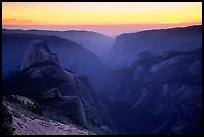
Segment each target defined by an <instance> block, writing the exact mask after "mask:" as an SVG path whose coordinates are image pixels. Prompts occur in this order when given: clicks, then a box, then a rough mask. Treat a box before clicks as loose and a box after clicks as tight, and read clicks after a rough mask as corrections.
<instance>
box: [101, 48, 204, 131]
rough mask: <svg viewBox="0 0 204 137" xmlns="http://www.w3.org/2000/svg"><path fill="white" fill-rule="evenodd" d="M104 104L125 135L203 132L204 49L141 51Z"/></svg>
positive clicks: (114, 81)
mask: <svg viewBox="0 0 204 137" xmlns="http://www.w3.org/2000/svg"><path fill="white" fill-rule="evenodd" d="M136 58H137V59H136V60H135V61H134V62H133V63H132V64H130V65H129V66H128V67H126V68H122V69H119V70H117V71H115V72H114V73H115V74H114V75H115V77H114V78H112V84H110V85H107V86H106V89H104V91H107V92H106V94H104V97H102V98H103V100H106V102H107V103H106V107H107V108H108V110H109V112H110V113H111V114H112V118H113V119H114V120H115V121H117V122H118V126H120V129H119V130H120V131H121V132H123V133H124V134H202V124H201V122H202V49H201V48H199V49H195V50H188V51H177V52H176V51H174V52H172V51H169V52H161V53H158V52H156V53H155V52H141V53H139V54H138V55H137V56H136Z"/></svg>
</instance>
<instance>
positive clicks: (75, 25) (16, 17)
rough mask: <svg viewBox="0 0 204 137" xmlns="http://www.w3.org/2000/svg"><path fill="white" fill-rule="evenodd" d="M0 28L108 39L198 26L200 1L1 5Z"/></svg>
mask: <svg viewBox="0 0 204 137" xmlns="http://www.w3.org/2000/svg"><path fill="white" fill-rule="evenodd" d="M2 24H3V28H10V29H11V28H18V29H48V30H69V29H76V30H92V31H96V32H100V33H103V34H106V35H109V36H113V35H118V34H120V33H123V32H135V31H140V30H145V29H155V28H169V27H176V26H189V25H196V24H202V2H180V3H179V2H175V3H173V2H2Z"/></svg>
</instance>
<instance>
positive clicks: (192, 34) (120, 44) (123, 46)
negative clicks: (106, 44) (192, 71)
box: [109, 26, 202, 68]
mask: <svg viewBox="0 0 204 137" xmlns="http://www.w3.org/2000/svg"><path fill="white" fill-rule="evenodd" d="M201 47H202V26H189V27H184V28H172V29H158V30H146V31H141V32H137V33H125V34H121V35H120V36H117V37H116V41H115V43H114V45H113V47H112V49H111V52H110V56H109V59H110V62H109V65H110V66H112V67H113V68H117V67H122V66H125V65H127V64H129V63H131V62H133V61H134V60H135V58H136V56H137V54H138V53H139V52H142V51H154V52H163V51H169V50H173V51H178V50H188V49H189V50H190V49H194V48H201Z"/></svg>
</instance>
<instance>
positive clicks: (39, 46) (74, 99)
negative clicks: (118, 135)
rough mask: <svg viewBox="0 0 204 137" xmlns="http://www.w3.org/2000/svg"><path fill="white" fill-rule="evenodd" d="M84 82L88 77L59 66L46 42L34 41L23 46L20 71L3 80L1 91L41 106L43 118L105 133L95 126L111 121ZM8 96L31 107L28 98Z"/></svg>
mask: <svg viewBox="0 0 204 137" xmlns="http://www.w3.org/2000/svg"><path fill="white" fill-rule="evenodd" d="M87 84H90V82H89V80H88V78H86V82H84V81H83V82H82V81H81V80H80V79H79V78H78V77H77V76H76V75H75V74H74V73H73V72H71V71H68V70H65V69H63V68H62V67H61V66H60V65H59V62H58V59H57V56H56V55H55V54H54V53H51V52H50V50H49V49H48V46H47V44H46V42H45V41H42V40H37V41H34V42H32V44H31V46H30V47H29V48H28V49H27V51H26V54H25V57H24V60H23V63H22V67H21V71H20V72H18V73H16V74H15V75H12V76H11V77H9V78H8V79H6V80H4V93H5V94H6V95H11V94H14V95H21V96H25V97H27V98H30V99H32V100H34V101H36V102H37V103H36V104H40V107H39V108H41V109H40V113H38V114H39V115H41V116H42V117H44V118H47V119H52V120H55V121H58V122H60V123H63V124H75V125H77V126H80V127H83V128H87V129H90V130H91V131H93V132H95V133H99V134H105V133H107V132H106V131H105V130H104V129H102V128H96V127H100V126H105V125H106V126H107V125H109V126H111V124H110V123H109V122H107V121H109V120H106V119H104V117H102V116H101V114H100V113H101V112H103V111H104V110H103V109H104V108H103V107H102V106H101V104H100V103H99V101H98V100H97V98H96V97H95V94H93V91H92V90H94V89H93V88H90V87H91V85H87ZM12 97H13V100H15V101H17V102H20V103H21V104H26V105H24V106H27V107H28V108H30V107H31V108H32V109H28V110H29V111H31V110H35V109H34V108H35V107H34V106H35V104H32V103H30V100H28V99H25V98H23V97H17V98H16V96H12ZM21 98H22V99H21ZM25 101H26V102H25ZM37 108H38V107H37ZM26 109H27V108H26ZM32 112H34V111H32ZM104 115H107V113H105V114H104ZM106 118H107V119H108V117H106ZM106 129H107V128H106ZM108 133H110V131H109V132H108Z"/></svg>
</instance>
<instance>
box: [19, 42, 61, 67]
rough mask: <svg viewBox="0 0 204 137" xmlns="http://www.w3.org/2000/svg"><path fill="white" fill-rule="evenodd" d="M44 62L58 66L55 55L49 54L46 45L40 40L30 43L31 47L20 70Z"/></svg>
mask: <svg viewBox="0 0 204 137" xmlns="http://www.w3.org/2000/svg"><path fill="white" fill-rule="evenodd" d="M46 62H47V63H49V64H53V65H57V66H59V61H58V57H57V55H56V54H53V53H51V52H50V50H49V49H48V47H47V43H46V42H45V41H42V40H35V41H32V43H31V46H29V47H28V49H27V52H26V54H25V56H24V59H23V62H22V65H21V70H23V69H26V68H28V67H32V66H33V65H37V64H43V63H46Z"/></svg>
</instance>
